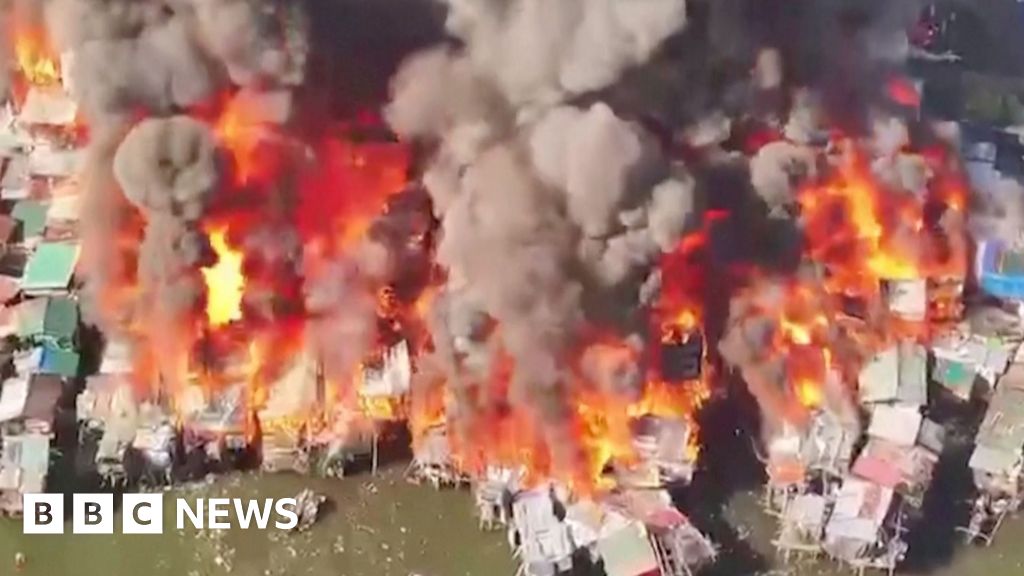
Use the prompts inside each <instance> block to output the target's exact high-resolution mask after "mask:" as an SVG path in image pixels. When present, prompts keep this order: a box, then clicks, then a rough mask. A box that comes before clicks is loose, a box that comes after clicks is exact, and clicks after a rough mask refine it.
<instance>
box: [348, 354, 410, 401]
mask: <svg viewBox="0 0 1024 576" xmlns="http://www.w3.org/2000/svg"><path fill="white" fill-rule="evenodd" d="M360 376H361V378H360V382H359V387H358V393H359V400H360V404H361V405H362V406H363V407H364V412H366V413H367V415H368V416H370V417H371V418H374V419H379V420H391V419H394V418H396V417H398V416H399V415H400V413H401V409H400V407H401V405H402V404H403V402H404V399H405V398H407V397H408V394H409V387H410V384H411V382H412V361H411V359H410V357H409V345H408V343H407V342H406V341H405V340H402V341H401V342H399V343H398V344H395V345H394V346H391V347H390V348H388V349H387V350H386V351H385V352H384V354H383V356H382V357H381V359H380V362H379V363H375V364H374V365H364V366H363V369H362V372H361V375H360Z"/></svg>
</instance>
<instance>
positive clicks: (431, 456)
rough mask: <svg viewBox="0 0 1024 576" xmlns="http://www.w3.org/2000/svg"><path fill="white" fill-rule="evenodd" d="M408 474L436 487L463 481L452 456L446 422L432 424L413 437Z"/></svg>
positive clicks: (412, 478) (413, 478) (415, 480)
mask: <svg viewBox="0 0 1024 576" xmlns="http://www.w3.org/2000/svg"><path fill="white" fill-rule="evenodd" d="M407 475H408V477H409V478H410V479H411V480H412V481H414V482H421V481H425V482H429V483H430V484H432V485H433V486H434V487H435V488H440V487H441V486H450V485H455V484H459V483H460V482H461V481H462V474H461V473H460V472H459V470H458V468H457V467H456V466H455V461H454V459H453V456H452V449H451V444H450V443H449V441H448V427H447V426H446V425H445V424H443V423H441V424H437V425H435V426H431V427H429V428H427V429H426V430H424V431H423V432H422V433H421V434H419V435H418V437H417V438H414V439H413V455H412V462H411V463H410V464H409V470H408V473H407Z"/></svg>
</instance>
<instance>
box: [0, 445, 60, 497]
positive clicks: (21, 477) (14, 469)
mask: <svg viewBox="0 0 1024 576" xmlns="http://www.w3.org/2000/svg"><path fill="white" fill-rule="evenodd" d="M0 450H2V451H0V511H2V512H3V513H6V514H18V513H21V511H22V502H21V500H22V495H23V494H34V493H40V492H45V491H46V476H47V474H48V471H49V467H50V437H49V436H48V435H46V434H33V433H29V434H19V435H4V436H3V441H2V448H0Z"/></svg>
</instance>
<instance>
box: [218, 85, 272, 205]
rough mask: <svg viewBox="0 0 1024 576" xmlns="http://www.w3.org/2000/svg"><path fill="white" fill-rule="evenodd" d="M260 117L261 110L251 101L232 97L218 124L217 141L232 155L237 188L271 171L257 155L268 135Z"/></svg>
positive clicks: (224, 106) (222, 111) (224, 107)
mask: <svg viewBox="0 0 1024 576" xmlns="http://www.w3.org/2000/svg"><path fill="white" fill-rule="evenodd" d="M260 118H261V116H260V111H259V110H258V109H257V108H255V105H254V104H253V103H252V102H251V101H250V100H247V99H245V98H231V99H229V100H227V101H226V103H225V104H224V105H223V108H222V110H221V112H220V116H219V117H218V118H217V120H216V122H215V124H214V133H215V134H216V135H217V140H218V141H219V142H220V143H221V145H222V146H223V147H224V148H225V149H226V150H227V151H228V153H229V154H230V156H231V160H232V162H233V168H234V183H235V185H236V186H244V185H246V184H249V183H250V182H252V181H254V180H256V179H257V178H258V177H259V176H261V175H262V174H263V172H264V171H266V170H271V168H269V167H268V166H264V165H263V163H262V162H261V161H260V158H259V157H258V155H257V152H258V150H259V146H260V140H261V139H262V138H263V137H264V136H265V135H266V127H265V126H264V125H263V124H262V123H261V120H260Z"/></svg>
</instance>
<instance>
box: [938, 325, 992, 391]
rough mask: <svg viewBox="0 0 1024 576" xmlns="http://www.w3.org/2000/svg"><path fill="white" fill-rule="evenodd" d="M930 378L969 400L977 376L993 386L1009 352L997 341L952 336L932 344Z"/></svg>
mask: <svg viewBox="0 0 1024 576" xmlns="http://www.w3.org/2000/svg"><path fill="white" fill-rule="evenodd" d="M932 354H933V355H934V356H935V368H934V369H933V371H932V375H933V378H934V379H935V380H936V381H938V382H939V383H940V384H942V385H943V386H945V387H946V388H947V389H949V390H950V391H951V392H953V393H954V394H955V395H956V396H958V397H960V398H961V399H964V400H966V399H969V398H970V395H971V392H972V390H973V387H974V383H975V380H976V378H977V377H981V378H982V379H984V380H985V381H987V382H988V385H989V386H990V387H994V386H995V384H996V381H997V379H998V378H999V376H1001V375H1002V374H1003V372H1005V371H1006V368H1007V365H1008V364H1009V362H1010V358H1011V352H1010V350H1009V348H1008V346H1007V344H1006V343H1005V342H1003V341H1002V340H1000V339H998V338H985V337H982V336H978V335H974V334H972V335H964V334H958V333H954V334H951V335H949V336H947V337H946V338H943V339H941V340H939V341H937V342H935V343H934V344H933V345H932Z"/></svg>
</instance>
